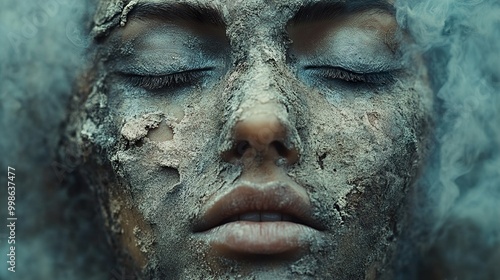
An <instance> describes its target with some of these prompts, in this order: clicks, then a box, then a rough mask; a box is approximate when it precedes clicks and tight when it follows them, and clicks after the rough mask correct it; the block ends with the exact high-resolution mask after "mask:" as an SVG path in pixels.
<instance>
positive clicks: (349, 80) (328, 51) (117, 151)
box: [81, 0, 432, 279]
mask: <svg viewBox="0 0 500 280" xmlns="http://www.w3.org/2000/svg"><path fill="white" fill-rule="evenodd" d="M111 2H112V1H103V5H102V6H103V7H104V8H107V9H109V10H107V11H108V12H109V11H111V12H109V13H107V14H106V13H105V12H103V10H101V11H100V12H99V14H98V15H97V16H96V22H98V23H99V21H100V20H101V19H100V18H99V16H100V15H105V16H103V18H102V22H104V21H105V20H106V16H108V17H107V19H111V18H112V17H111V16H109V14H110V13H111V14H112V11H113V8H116V6H113V5H111ZM138 2H139V4H136V5H135V4H134V5H130V6H127V7H125V8H124V9H123V12H122V14H121V17H120V14H118V15H116V17H120V18H121V26H116V27H115V28H113V29H112V30H111V32H110V33H109V34H108V35H106V37H105V38H103V39H101V40H100V41H99V44H98V46H97V49H98V51H97V54H98V55H97V59H96V67H95V69H96V73H95V75H96V76H97V81H96V83H95V85H94V90H93V91H92V93H91V94H90V95H89V97H88V99H87V103H86V106H85V114H83V116H84V117H85V119H86V122H85V124H84V125H83V128H82V131H81V135H82V139H83V141H84V143H87V144H90V146H92V147H97V148H99V149H100V151H102V155H104V161H102V160H101V159H102V158H100V157H99V156H97V155H88V157H89V158H90V159H92V160H94V161H95V162H98V163H99V166H100V167H95V165H92V169H89V171H88V174H89V176H88V180H89V181H91V182H93V184H97V185H100V187H99V190H98V191H99V192H100V193H101V194H102V193H105V194H106V195H102V196H101V197H102V198H103V201H102V205H103V207H104V208H103V209H106V210H105V212H106V214H107V217H108V219H109V222H110V224H109V227H110V230H111V231H112V233H113V235H114V236H115V237H116V240H117V241H118V243H119V244H120V245H119V246H120V247H122V248H124V249H125V250H126V251H127V252H128V253H129V254H130V256H131V257H132V259H133V260H134V262H135V264H136V265H137V266H138V267H140V268H141V269H143V271H144V273H145V274H146V275H149V276H150V277H158V278H161V277H168V278H169V279H174V278H175V279H186V278H187V277H189V278H193V279H194V278H197V277H201V276H203V277H208V276H214V277H226V276H227V277H228V276H234V277H238V276H241V277H244V278H246V277H248V278H252V277H254V278H255V279H261V278H262V279H268V278H269V277H278V278H283V279H284V278H290V279H291V278H293V279H298V278H301V277H303V278H308V277H310V278H315V279H317V278H325V279H334V278H335V279H360V278H363V277H366V279H372V278H377V277H379V276H380V274H381V273H382V272H384V273H387V271H388V270H387V268H388V267H390V264H391V263H392V262H393V258H394V256H395V255H394V252H395V244H396V241H397V239H398V237H399V234H400V233H401V226H402V225H403V223H402V218H403V217H404V199H405V197H406V196H407V193H408V189H409V186H410V185H411V183H412V182H413V180H414V179H415V177H416V175H417V173H418V170H419V166H420V165H421V163H422V160H423V158H424V155H425V152H426V144H427V143H426V140H425V139H426V135H427V133H428V130H429V121H430V114H431V106H432V97H431V92H430V90H429V89H428V88H427V86H426V82H425V71H423V70H422V69H415V68H411V69H410V68H409V67H408V66H409V65H415V64H418V63H419V62H418V61H417V60H416V59H414V58H412V57H410V56H407V55H405V53H404V51H403V49H404V48H403V47H404V42H403V40H404V34H402V33H399V32H398V29H397V24H396V21H395V18H394V13H393V10H392V7H391V5H390V4H387V3H386V2H384V1H349V0H348V1H333V0H332V1H320V2H317V1H306V0H291V1H264V0H248V1H234V0H227V1H226V0H216V1H214V0H200V1H168V0H165V1H153V0H151V1H148V0H146V1H138ZM106 3H107V4H108V5H104V4H106ZM130 8H131V9H130ZM115 12H116V11H115ZM120 12H121V10H120ZM417 70H418V71H417ZM109 163H110V164H109ZM106 166H111V168H109V169H108V168H106ZM252 279H253V278H252Z"/></svg>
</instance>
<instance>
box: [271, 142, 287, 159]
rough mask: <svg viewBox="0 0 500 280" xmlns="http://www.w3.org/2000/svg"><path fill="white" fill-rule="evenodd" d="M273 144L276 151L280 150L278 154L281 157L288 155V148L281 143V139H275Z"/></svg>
mask: <svg viewBox="0 0 500 280" xmlns="http://www.w3.org/2000/svg"><path fill="white" fill-rule="evenodd" d="M271 145H272V146H273V147H274V148H275V149H276V152H278V155H280V156H281V157H284V158H286V157H288V149H287V148H286V147H285V145H283V143H281V142H280V141H273V142H272V143H271Z"/></svg>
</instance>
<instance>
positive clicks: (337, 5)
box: [290, 0, 396, 24]
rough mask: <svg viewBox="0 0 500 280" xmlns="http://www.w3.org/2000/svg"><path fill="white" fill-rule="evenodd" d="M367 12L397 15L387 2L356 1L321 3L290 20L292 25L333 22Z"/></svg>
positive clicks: (306, 7) (300, 10) (302, 8)
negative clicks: (378, 11) (343, 16)
mask: <svg viewBox="0 0 500 280" xmlns="http://www.w3.org/2000/svg"><path fill="white" fill-rule="evenodd" d="M367 10H381V11H384V12H387V13H389V14H390V15H395V14H396V11H395V8H394V6H393V5H391V4H389V3H388V2H387V1H386V0H355V1H347V2H340V1H333V2H332V1H326V0H324V1H320V2H316V3H310V4H306V5H305V6H303V7H301V8H300V9H299V11H298V12H297V13H296V14H295V16H294V17H293V18H292V19H291V20H290V23H292V24H300V23H309V22H315V21H320V20H332V19H335V18H336V17H338V16H340V15H346V14H353V13H357V12H363V11H367Z"/></svg>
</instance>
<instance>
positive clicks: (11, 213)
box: [7, 166, 17, 272]
mask: <svg viewBox="0 0 500 280" xmlns="http://www.w3.org/2000/svg"><path fill="white" fill-rule="evenodd" d="M15 172H16V169H15V168H13V167H10V166H9V167H8V168H7V213H8V217H7V228H8V232H9V234H8V236H9V238H8V239H7V243H8V244H9V245H8V247H9V250H8V251H9V253H8V254H7V258H8V260H7V264H8V268H7V269H8V270H9V271H10V272H16V222H17V217H16V183H15V180H16V173H15Z"/></svg>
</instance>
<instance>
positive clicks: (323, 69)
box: [304, 66, 400, 85]
mask: <svg viewBox="0 0 500 280" xmlns="http://www.w3.org/2000/svg"><path fill="white" fill-rule="evenodd" d="M304 70H310V71H314V72H317V74H318V75H319V76H321V77H322V78H325V79H328V80H341V81H345V82H350V83H366V84H379V85H387V84H391V83H392V82H394V80H395V76H396V74H397V73H399V72H400V69H396V70H389V71H371V72H370V71H367V72H356V71H352V70H348V69H345V68H342V67H336V66H307V67H305V68H304Z"/></svg>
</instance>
